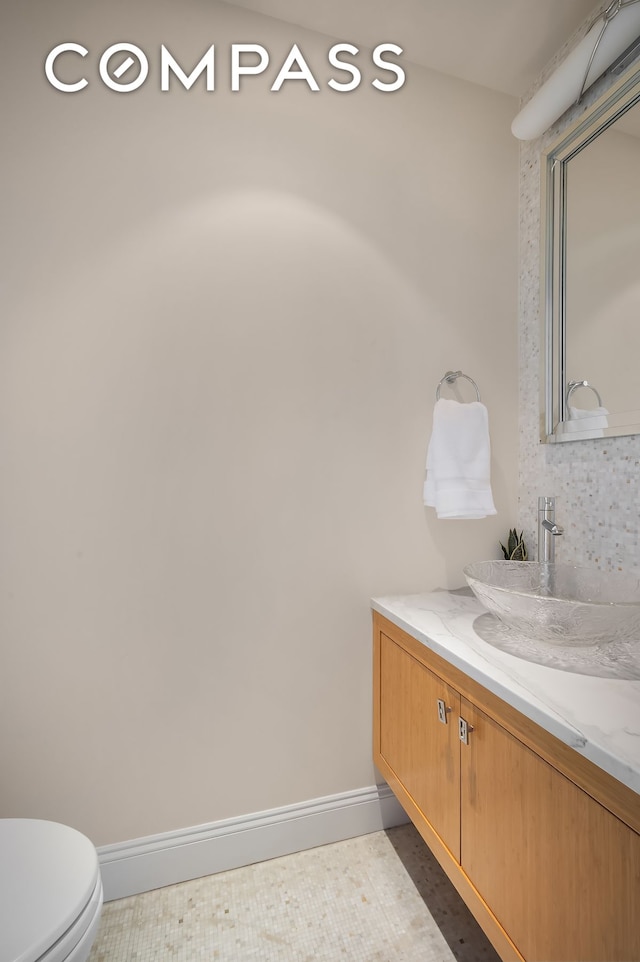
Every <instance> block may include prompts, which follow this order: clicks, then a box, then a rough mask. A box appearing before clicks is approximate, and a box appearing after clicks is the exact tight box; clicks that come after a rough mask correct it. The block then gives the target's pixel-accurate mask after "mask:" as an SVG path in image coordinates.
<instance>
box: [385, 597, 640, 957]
mask: <svg viewBox="0 0 640 962" xmlns="http://www.w3.org/2000/svg"><path fill="white" fill-rule="evenodd" d="M374 656H375V657H374V756H375V762H376V765H377V766H378V768H379V770H380V771H381V773H382V774H383V776H384V777H385V778H386V779H387V781H388V783H389V785H390V786H391V788H392V789H393V791H394V792H395V794H396V795H397V797H398V798H399V800H400V802H401V803H402V804H403V806H404V808H405V810H406V811H407V813H408V814H409V816H410V818H411V820H412V821H413V822H414V824H415V825H416V827H417V828H418V830H419V831H420V833H421V835H422V836H423V838H424V839H425V841H426V842H427V844H428V845H429V846H430V848H431V849H432V851H433V852H434V854H435V856H436V857H437V858H438V860H439V862H440V864H441V865H442V867H443V868H444V870H445V872H446V873H447V875H448V876H449V878H450V879H451V881H452V882H453V884H454V885H455V887H456V888H457V889H458V891H459V892H460V894H461V895H462V897H463V899H464V900H465V901H466V903H467V905H468V906H469V908H470V909H471V911H472V913H473V914H474V915H475V917H476V919H477V920H478V922H479V924H480V925H481V927H482V928H483V929H484V931H485V932H486V934H487V936H488V937H489V939H490V940H491V942H492V943H493V945H494V946H495V948H496V950H497V951H498V953H499V954H500V956H501V958H503V959H504V960H522V959H524V960H526V962H638V960H640V834H638V830H639V829H640V809H639V806H640V799H638V796H637V795H635V793H633V792H632V791H631V790H630V789H627V788H626V786H623V785H621V784H620V783H618V782H617V781H616V780H615V779H612V778H611V776H608V775H606V773H604V772H601V771H600V769H597V768H596V766H593V765H592V764H591V763H589V762H586V760H585V759H583V758H581V757H579V756H578V753H576V752H574V751H573V750H572V749H569V748H567V746H564V745H562V743H560V742H559V741H558V740H557V739H555V738H554V736H551V735H549V733H547V732H545V731H543V730H542V729H539V728H538V726H536V725H534V724H533V723H532V722H530V721H529V720H528V719H526V718H524V716H522V715H520V714H519V713H518V712H516V711H515V710H514V709H513V708H511V706H509V705H507V704H506V703H505V702H503V701H501V700H500V699H498V698H497V697H496V696H494V695H492V694H491V693H490V692H488V691H486V689H484V688H483V687H482V686H481V685H479V684H478V683H477V682H475V681H473V679H470V678H468V677H467V676H466V675H464V673H463V672H461V671H459V670H458V669H456V668H455V667H453V666H451V665H449V664H448V663H447V662H446V661H445V660H444V659H442V658H440V657H439V656H437V655H435V654H434V653H433V652H431V651H430V650H429V649H428V648H427V647H426V646H424V645H422V644H421V643H420V642H418V641H416V640H415V639H413V638H411V636H409V635H408V634H406V633H405V632H403V631H401V630H400V629H398V628H396V627H395V626H394V625H393V624H391V623H390V622H388V621H386V619H384V618H382V617H381V616H380V615H378V614H377V613H376V614H375V616H374ZM443 701H444V702H445V707H446V708H448V709H450V711H447V712H446V720H443V718H442V710H441V703H442V702H443ZM459 719H462V720H463V722H464V723H465V724H466V729H467V733H468V734H467V741H466V743H465V742H464V741H462V740H461V732H460V725H459ZM463 727H464V726H463ZM462 734H463V735H464V731H463V732H462ZM554 756H555V757H554ZM572 756H576V758H575V759H574V758H573V757H572ZM572 765H573V767H572ZM601 802H603V804H601ZM604 803H606V805H605V804H604ZM629 822H631V823H632V824H631V825H630V824H628V823H629Z"/></svg>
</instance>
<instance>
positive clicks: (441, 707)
mask: <svg viewBox="0 0 640 962" xmlns="http://www.w3.org/2000/svg"><path fill="white" fill-rule="evenodd" d="M437 704H438V721H439V722H442V724H443V725H446V724H447V715H448V714H449V712H450V711H451V709H450V708H447V705H446V703H445V702H444V700H443V699H442V698H438V701H437Z"/></svg>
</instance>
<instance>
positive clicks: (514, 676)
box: [372, 589, 640, 794]
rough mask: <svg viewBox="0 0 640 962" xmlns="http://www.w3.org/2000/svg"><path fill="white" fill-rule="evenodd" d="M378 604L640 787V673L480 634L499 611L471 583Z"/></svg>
mask: <svg viewBox="0 0 640 962" xmlns="http://www.w3.org/2000/svg"><path fill="white" fill-rule="evenodd" d="M372 607H373V608H374V610H375V611H377V612H379V613H380V614H381V615H383V616H384V617H385V618H387V619H388V620H389V621H391V622H392V623H393V624H394V625H397V627H398V628H402V629H403V630H404V631H406V632H407V634H409V635H411V636H412V637H413V638H415V639H416V640H417V641H420V642H422V643H423V644H424V645H426V646H427V647H428V648H430V649H431V650H432V651H434V652H436V654H438V655H440V656H441V657H442V658H444V659H446V660H447V661H448V662H450V664H452V665H455V666H456V667H457V668H459V669H460V670H461V671H464V672H465V674H467V675H469V676H470V677H471V678H473V679H474V680H475V681H477V682H478V683H479V684H481V685H483V686H484V687H485V688H487V689H489V691H492V692H493V693H494V694H495V695H497V696H498V697H500V698H502V699H503V701H506V702H507V703H508V704H510V705H512V706H513V707H514V708H516V709H517V710H518V711H520V712H521V713H522V714H523V715H525V716H526V717H527V718H529V719H531V721H534V722H536V723H537V724H538V725H540V726H541V728H544V729H546V731H548V732H550V733H551V734H552V735H555V736H556V737H557V738H559V739H560V740H561V741H562V742H564V743H565V744H567V745H570V746H571V747H572V748H574V749H575V750H576V751H577V752H580V754H582V755H584V756H585V758H588V759H589V760H590V761H592V762H594V763H595V764H596V765H598V766H599V767H600V768H602V769H603V770H604V771H606V772H608V773H609V774H610V775H613V777H614V778H617V779H618V780H619V781H620V782H622V783H623V784H625V785H627V786H628V787H629V788H631V789H633V790H634V791H635V792H638V793H639V794H640V680H638V679H640V673H636V675H635V678H634V677H630V678H619V677H618V678H616V677H598V676H597V674H579V673H577V672H575V671H568V670H559V669H557V668H552V667H548V666H547V665H544V664H537V663H534V662H531V661H526V660H524V659H522V658H519V657H516V656H515V655H512V654H509V653H508V652H507V651H504V650H502V649H501V648H500V647H499V646H496V644H494V643H489V642H487V641H485V640H483V638H482V637H480V634H478V631H480V632H481V633H485V632H484V631H483V629H482V627H481V625H483V624H484V623H486V620H487V619H489V620H490V621H492V620H493V619H492V616H490V615H487V614H486V612H485V609H484V608H483V607H482V605H481V604H480V602H479V601H477V599H476V598H475V597H474V596H473V595H472V594H471V592H470V591H467V589H461V590H460V591H432V592H428V593H425V594H419V595H403V596H394V597H381V598H374V599H372ZM489 636H490V633H489V634H488V635H487V637H489ZM631 674H632V675H633V672H632V673H631Z"/></svg>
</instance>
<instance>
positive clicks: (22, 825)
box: [0, 818, 102, 962]
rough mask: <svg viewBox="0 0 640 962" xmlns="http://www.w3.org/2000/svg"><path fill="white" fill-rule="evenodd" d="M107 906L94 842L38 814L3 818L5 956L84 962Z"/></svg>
mask: <svg viewBox="0 0 640 962" xmlns="http://www.w3.org/2000/svg"><path fill="white" fill-rule="evenodd" d="M101 909H102V879H101V877H100V868H99V865H98V856H97V853H96V850H95V848H94V846H93V845H92V843H91V842H90V841H89V839H88V838H86V837H85V836H84V835H82V834H81V833H80V832H77V831H76V830H75V829H72V828H69V827H68V826H66V825H60V824H58V823H57V822H46V821H40V820H37V819H18V818H13V819H11V818H10V819H0V959H2V962H5V960H6V962H84V960H85V959H86V957H87V956H88V954H89V950H90V948H91V944H92V942H93V940H94V938H95V935H96V931H97V928H98V923H99V921H100V912H101Z"/></svg>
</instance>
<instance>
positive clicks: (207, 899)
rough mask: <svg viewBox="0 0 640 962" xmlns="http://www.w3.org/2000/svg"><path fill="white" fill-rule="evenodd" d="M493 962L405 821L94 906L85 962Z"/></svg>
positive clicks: (484, 942)
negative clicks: (94, 930)
mask: <svg viewBox="0 0 640 962" xmlns="http://www.w3.org/2000/svg"><path fill="white" fill-rule="evenodd" d="M218 959H219V960H221V962H245V960H259V962H337V960H347V959H348V960H349V962H452V960H458V962H499V959H498V956H497V955H496V953H495V952H494V950H493V949H492V947H491V945H490V944H489V943H488V941H487V940H486V938H485V937H484V935H483V933H482V932H481V930H480V928H479V927H478V925H477V924H476V922H475V920H474V919H473V918H472V917H471V915H470V913H469V912H468V910H467V908H466V906H465V905H464V904H463V902H462V901H461V900H460V898H459V896H458V894H457V893H456V892H455V890H454V889H453V887H452V885H451V883H450V882H449V880H448V879H447V877H446V876H445V875H444V873H443V872H442V870H441V869H440V866H439V865H438V864H437V862H436V861H435V859H434V858H433V856H432V855H431V853H430V852H429V850H428V849H427V847H426V845H425V844H424V842H423V841H422V839H421V838H420V836H419V835H418V833H417V832H416V830H415V829H414V827H413V826H412V825H401V826H399V827H397V828H393V829H389V830H388V831H386V832H376V833H374V834H372V835H363V836H360V837H359V838H353V839H349V840H347V841H345V842H336V843H334V844H333V845H324V846H322V847H320V848H315V849H310V850H308V851H306V852H299V853H297V854H295V855H288V856H285V857H283V858H277V859H273V860H271V861H268V862H260V863H258V864H257V865H249V866H247V867H245V868H239V869H235V870H233V871H230V872H221V873H220V874H218V875H211V876H208V877H207V878H202V879H195V880H194V881H192V882H183V883H182V884H180V885H171V886H167V887H166V888H162V889H157V890H156V891H154V892H146V893H144V894H142V895H136V896H132V897H131V898H126V899H121V900H119V901H117V902H109V903H107V904H106V905H105V906H104V910H103V915H102V919H101V923H100V929H99V931H98V936H97V938H96V941H95V943H94V946H93V949H92V951H91V955H90V956H89V960H88V962H163V960H169V962H199V960H203V962H210V960H211V962H213V960H218Z"/></svg>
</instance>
